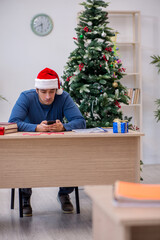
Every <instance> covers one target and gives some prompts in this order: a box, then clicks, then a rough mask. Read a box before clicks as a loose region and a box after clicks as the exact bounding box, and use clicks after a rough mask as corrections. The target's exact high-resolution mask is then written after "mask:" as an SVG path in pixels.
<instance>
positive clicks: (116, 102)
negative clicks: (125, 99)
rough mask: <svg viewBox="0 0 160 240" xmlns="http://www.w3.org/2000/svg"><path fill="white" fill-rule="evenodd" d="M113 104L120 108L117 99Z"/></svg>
mask: <svg viewBox="0 0 160 240" xmlns="http://www.w3.org/2000/svg"><path fill="white" fill-rule="evenodd" d="M114 104H115V105H116V106H117V107H119V108H121V105H120V104H119V102H118V101H117V100H116V101H115V102H114Z"/></svg>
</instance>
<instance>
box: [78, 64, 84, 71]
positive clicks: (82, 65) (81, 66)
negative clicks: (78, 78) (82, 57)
mask: <svg viewBox="0 0 160 240" xmlns="http://www.w3.org/2000/svg"><path fill="white" fill-rule="evenodd" d="M83 67H84V64H83V63H81V64H79V71H82V68H83Z"/></svg>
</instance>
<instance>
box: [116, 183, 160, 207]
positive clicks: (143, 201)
mask: <svg viewBox="0 0 160 240" xmlns="http://www.w3.org/2000/svg"><path fill="white" fill-rule="evenodd" d="M113 204H114V205H115V206H122V207H123V206H124V207H128V206H135V207H137V206H140V207H142V206H144V207H147V206H153V207H157V206H158V207H160V184H141V183H131V182H122V181H117V182H116V183H115V185H114V189H113Z"/></svg>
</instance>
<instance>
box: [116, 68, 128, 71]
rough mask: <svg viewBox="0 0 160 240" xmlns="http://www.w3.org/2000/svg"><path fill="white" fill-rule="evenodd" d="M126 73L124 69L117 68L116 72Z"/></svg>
mask: <svg viewBox="0 0 160 240" xmlns="http://www.w3.org/2000/svg"><path fill="white" fill-rule="evenodd" d="M125 71H126V68H119V69H118V72H125Z"/></svg>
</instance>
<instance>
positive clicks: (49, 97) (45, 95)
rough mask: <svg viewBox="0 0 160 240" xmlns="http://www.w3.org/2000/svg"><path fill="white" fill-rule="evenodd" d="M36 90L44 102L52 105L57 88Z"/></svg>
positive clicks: (40, 99)
mask: <svg viewBox="0 0 160 240" xmlns="http://www.w3.org/2000/svg"><path fill="white" fill-rule="evenodd" d="M36 92H37V94H38V97H39V101H40V102H41V103H42V104H45V105H50V104H52V103H53V101H54V98H55V94H56V89H36Z"/></svg>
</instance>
